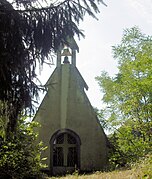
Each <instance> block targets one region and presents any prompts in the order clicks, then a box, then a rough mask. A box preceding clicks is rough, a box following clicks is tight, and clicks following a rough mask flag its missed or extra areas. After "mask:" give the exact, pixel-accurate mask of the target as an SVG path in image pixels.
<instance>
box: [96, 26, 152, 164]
mask: <svg viewBox="0 0 152 179" xmlns="http://www.w3.org/2000/svg"><path fill="white" fill-rule="evenodd" d="M113 53H114V58H115V59H117V60H118V69H119V72H118V74H116V75H115V77H110V76H109V75H108V73H106V72H103V73H102V74H101V76H99V77H97V78H96V79H97V81H98V83H99V85H100V87H101V89H102V92H103V94H104V95H103V102H104V103H105V104H107V107H106V109H105V110H104V111H105V115H106V117H107V120H106V122H107V126H109V129H110V130H111V129H112V131H113V132H114V135H115V142H114V145H115V148H116V149H118V148H119V154H120V153H121V155H122V156H123V158H126V160H125V162H130V161H135V160H137V159H138V158H139V157H141V156H143V155H145V154H147V153H148V152H149V151H150V149H151V145H152V139H151V138H152V110H151V109H152V70H151V69H152V37H151V36H146V35H144V34H142V33H141V32H140V30H139V29H138V28H137V27H133V28H131V29H126V30H125V31H124V35H123V37H122V41H121V43H120V45H117V46H114V47H113ZM112 138H113V136H112ZM112 157H114V158H116V159H117V158H118V155H117V156H115V154H114V155H113V156H112ZM119 157H120V158H121V156H120V155H119ZM123 158H122V160H123Z"/></svg>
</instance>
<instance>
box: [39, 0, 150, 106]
mask: <svg viewBox="0 0 152 179" xmlns="http://www.w3.org/2000/svg"><path fill="white" fill-rule="evenodd" d="M104 2H105V3H106V4H107V7H105V6H103V5H100V7H99V8H100V14H98V15H97V17H98V19H99V20H98V21H96V20H95V19H92V18H91V17H88V16H87V17H86V18H85V20H84V22H83V23H81V26H80V28H81V29H83V30H84V31H85V36H86V37H85V39H83V38H81V40H80V41H77V43H78V46H79V50H80V51H79V54H77V68H78V69H79V71H80V73H81V74H82V76H83V78H84V80H85V81H86V83H87V84H88V86H89V90H88V91H87V96H88V98H89V99H90V102H91V104H92V106H94V107H98V108H99V109H101V108H102V102H101V99H102V93H101V92H100V89H99V86H98V84H97V82H96V81H95V77H96V76H99V75H100V74H101V71H103V70H104V71H107V72H108V73H109V74H110V75H114V74H115V73H117V63H116V61H115V60H114V59H113V57H112V52H111V49H112V48H111V46H113V45H116V44H119V43H120V40H121V38H122V34H123V29H125V28H131V27H133V26H138V27H139V28H140V29H141V31H142V32H143V33H145V34H147V35H148V34H149V35H152V34H151V32H152V0H123V1H122V0H116V1H113V0H111V1H108V0H104ZM54 68H55V66H52V67H51V69H50V68H49V67H45V69H44V71H43V72H42V74H41V77H40V79H41V80H42V81H43V84H44V83H45V82H46V81H47V80H48V78H49V76H50V75H51V73H52V71H53V70H54Z"/></svg>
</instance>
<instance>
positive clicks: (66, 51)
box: [61, 48, 72, 57]
mask: <svg viewBox="0 0 152 179" xmlns="http://www.w3.org/2000/svg"><path fill="white" fill-rule="evenodd" d="M61 56H65V57H67V56H72V54H71V53H70V51H69V49H68V48H64V49H63V52H62V54H61Z"/></svg>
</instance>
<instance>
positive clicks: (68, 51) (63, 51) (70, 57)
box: [57, 39, 79, 67]
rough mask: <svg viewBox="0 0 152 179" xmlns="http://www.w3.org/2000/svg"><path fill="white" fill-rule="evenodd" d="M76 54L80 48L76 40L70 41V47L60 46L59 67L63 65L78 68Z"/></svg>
mask: <svg viewBox="0 0 152 179" xmlns="http://www.w3.org/2000/svg"><path fill="white" fill-rule="evenodd" d="M76 52H79V47H78V45H77V44H76V42H75V40H74V39H70V40H68V45H64V46H60V48H59V50H58V51H57V67H59V66H61V64H62V63H70V64H72V65H74V66H76ZM63 58H64V60H63Z"/></svg>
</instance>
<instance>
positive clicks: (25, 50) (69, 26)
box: [0, 0, 104, 133]
mask: <svg viewBox="0 0 152 179" xmlns="http://www.w3.org/2000/svg"><path fill="white" fill-rule="evenodd" d="M98 3H103V1H102V0H96V1H92V0H82V1H79V0H64V1H55V2H53V1H50V0H12V1H11V0H10V1H7V0H0V42H1V43H0V86H1V88H0V100H1V101H2V102H4V103H7V105H8V108H9V121H8V125H7V133H9V132H14V131H15V128H16V125H17V120H18V116H19V114H21V113H22V112H23V110H24V112H25V111H26V112H27V111H28V110H29V109H30V110H31V109H32V99H33V97H38V89H39V87H38V86H37V85H36V84H35V83H34V79H35V78H36V76H37V75H36V73H35V69H36V67H37V66H38V65H43V64H44V63H45V62H46V61H47V62H48V60H49V59H51V55H52V53H54V52H56V51H57V49H58V47H59V45H60V44H67V43H68V42H67V40H66V38H67V36H68V37H69V38H71V37H73V36H74V34H76V35H78V37H80V36H83V33H82V32H81V30H80V29H79V28H78V24H79V22H80V20H83V18H84V15H85V14H86V13H87V14H89V15H90V16H92V17H94V18H96V17H95V14H96V13H98V12H99V9H98V6H97V4H98ZM103 4H104V3H103Z"/></svg>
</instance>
